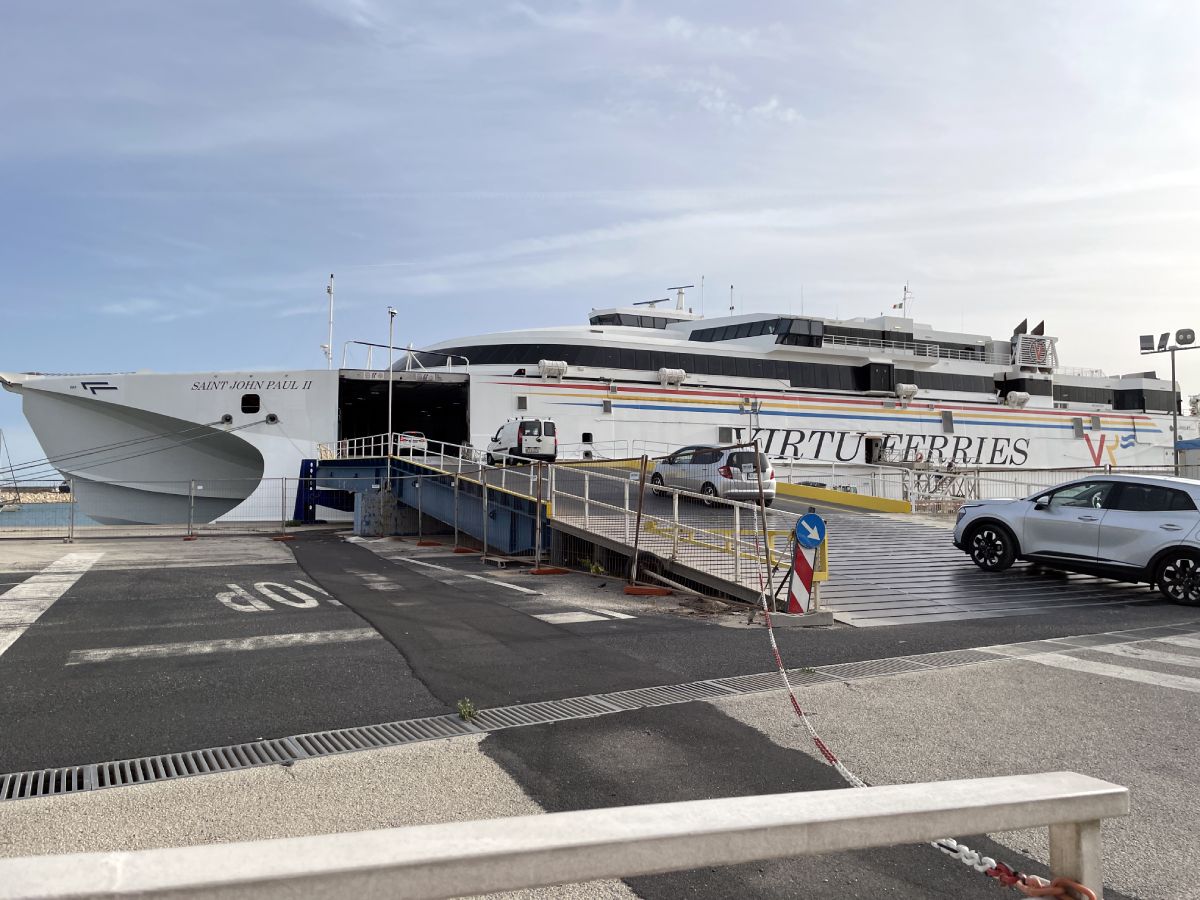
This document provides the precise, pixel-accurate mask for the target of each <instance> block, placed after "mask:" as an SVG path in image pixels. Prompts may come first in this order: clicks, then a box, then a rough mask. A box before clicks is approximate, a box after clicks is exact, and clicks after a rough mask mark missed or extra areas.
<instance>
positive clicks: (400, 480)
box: [316, 459, 549, 555]
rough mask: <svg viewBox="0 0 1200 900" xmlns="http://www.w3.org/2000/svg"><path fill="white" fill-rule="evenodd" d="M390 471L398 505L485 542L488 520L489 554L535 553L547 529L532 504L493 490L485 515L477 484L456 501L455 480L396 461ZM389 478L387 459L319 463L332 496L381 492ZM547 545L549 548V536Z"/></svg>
mask: <svg viewBox="0 0 1200 900" xmlns="http://www.w3.org/2000/svg"><path fill="white" fill-rule="evenodd" d="M390 471H391V476H392V493H393V494H394V496H395V498H396V501H397V502H398V503H403V504H404V505H405V506H407V507H410V508H412V509H419V510H420V511H421V514H422V515H426V516H430V517H431V518H434V519H437V520H438V521H439V522H442V523H444V524H446V525H448V526H450V527H454V526H455V525H456V524H457V526H458V530H459V531H460V532H461V533H463V534H467V535H470V536H471V537H473V538H475V539H476V540H478V541H481V542H482V541H483V539H484V520H485V517H486V521H487V546H488V550H489V551H491V550H494V551H496V552H499V553H504V554H509V555H519V554H522V553H532V552H533V550H534V548H535V546H536V541H537V529H538V528H539V527H540V528H542V529H548V528H549V525H548V524H547V521H546V516H545V511H544V509H539V508H538V504H537V501H535V500H533V499H531V498H528V497H521V496H519V495H517V494H511V493H509V492H507V491H504V490H501V489H499V488H492V487H489V488H488V502H487V509H486V510H485V509H484V504H483V486H482V485H481V484H479V483H477V482H474V481H468V480H467V479H465V478H464V479H462V480H460V482H459V485H458V491H457V496H456V493H455V490H454V476H453V475H441V474H431V473H430V470H429V469H428V468H427V467H425V466H422V465H420V464H418V463H412V462H408V461H407V460H398V459H392V460H391V469H390ZM387 472H388V461H387V460H383V459H378V460H361V459H355V460H349V459H346V460H321V461H319V462H318V464H317V466H316V482H317V486H318V487H319V488H323V489H329V490H349V491H353V492H355V493H365V492H367V491H371V492H377V491H379V490H380V489H381V488H382V487H383V485H384V484H385V483H386V480H387ZM418 476H419V477H418ZM543 545H544V546H549V535H548V534H547V533H546V532H545V531H543Z"/></svg>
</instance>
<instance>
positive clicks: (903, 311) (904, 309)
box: [892, 281, 912, 319]
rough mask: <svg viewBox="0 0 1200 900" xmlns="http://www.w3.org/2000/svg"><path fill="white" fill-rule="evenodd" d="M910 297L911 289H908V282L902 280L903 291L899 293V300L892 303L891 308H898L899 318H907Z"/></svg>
mask: <svg viewBox="0 0 1200 900" xmlns="http://www.w3.org/2000/svg"><path fill="white" fill-rule="evenodd" d="M911 299H912V291H910V290H909V289H908V282H907V281H906V282H904V292H903V293H902V294H901V295H900V302H899V303H893V304H892V309H898V310H900V318H902V319H907V318H908V301H909V300H911Z"/></svg>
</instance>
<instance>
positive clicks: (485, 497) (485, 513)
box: [482, 471, 488, 559]
mask: <svg viewBox="0 0 1200 900" xmlns="http://www.w3.org/2000/svg"><path fill="white" fill-rule="evenodd" d="M482 483H483V557H482V558H483V559H487V539H488V484H487V472H486V471H485V472H484V473H483V479H482Z"/></svg>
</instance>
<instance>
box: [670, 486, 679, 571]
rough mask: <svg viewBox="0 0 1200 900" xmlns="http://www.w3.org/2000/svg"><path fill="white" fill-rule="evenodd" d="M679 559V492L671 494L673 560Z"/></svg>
mask: <svg viewBox="0 0 1200 900" xmlns="http://www.w3.org/2000/svg"><path fill="white" fill-rule="evenodd" d="M678 558H679V491H674V492H672V494H671V559H678Z"/></svg>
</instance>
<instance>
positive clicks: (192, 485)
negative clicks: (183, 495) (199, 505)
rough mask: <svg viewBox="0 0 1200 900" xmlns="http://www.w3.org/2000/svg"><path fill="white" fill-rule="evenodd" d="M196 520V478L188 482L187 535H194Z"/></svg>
mask: <svg viewBox="0 0 1200 900" xmlns="http://www.w3.org/2000/svg"><path fill="white" fill-rule="evenodd" d="M195 521H196V479H195V478H193V479H192V480H191V481H189V482H188V523H187V536H188V537H192V526H193V523H194V522H195Z"/></svg>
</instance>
